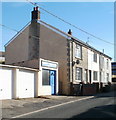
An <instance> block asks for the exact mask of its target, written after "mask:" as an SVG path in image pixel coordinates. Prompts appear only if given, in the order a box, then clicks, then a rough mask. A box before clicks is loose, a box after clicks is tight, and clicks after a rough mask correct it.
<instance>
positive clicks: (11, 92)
mask: <svg viewBox="0 0 116 120" xmlns="http://www.w3.org/2000/svg"><path fill="white" fill-rule="evenodd" d="M42 68H43V67H41V69H42ZM44 68H46V67H44ZM56 71H57V70H56ZM39 76H40V77H41V76H42V72H41V70H37V69H32V68H27V67H19V66H11V65H2V64H0V100H3V99H18V98H30V97H38V96H40V95H44V94H45V95H51V89H50V86H42V83H40V81H39V79H41V78H39ZM48 87H49V88H48ZM46 89H47V90H46ZM57 91H58V89H57ZM57 91H56V93H57Z"/></svg>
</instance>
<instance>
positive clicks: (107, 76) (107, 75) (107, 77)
mask: <svg viewBox="0 0 116 120" xmlns="http://www.w3.org/2000/svg"><path fill="white" fill-rule="evenodd" d="M106 80H107V82H109V73H106Z"/></svg>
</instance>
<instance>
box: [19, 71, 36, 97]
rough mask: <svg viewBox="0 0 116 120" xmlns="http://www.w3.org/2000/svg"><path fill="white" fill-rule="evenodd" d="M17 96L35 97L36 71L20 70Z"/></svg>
mask: <svg viewBox="0 0 116 120" xmlns="http://www.w3.org/2000/svg"><path fill="white" fill-rule="evenodd" d="M17 92H18V93H17V97H19V98H29V97H34V72H31V71H26V70H19V73H18V79H17Z"/></svg>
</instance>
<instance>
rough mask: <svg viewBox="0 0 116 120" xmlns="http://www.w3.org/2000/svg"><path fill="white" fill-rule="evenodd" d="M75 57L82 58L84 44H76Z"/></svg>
mask: <svg viewBox="0 0 116 120" xmlns="http://www.w3.org/2000/svg"><path fill="white" fill-rule="evenodd" d="M75 57H76V58H80V59H82V46H80V45H78V44H76V46H75Z"/></svg>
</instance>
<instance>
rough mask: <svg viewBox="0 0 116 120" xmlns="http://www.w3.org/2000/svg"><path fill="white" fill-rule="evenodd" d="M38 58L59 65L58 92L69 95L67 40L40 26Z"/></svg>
mask: <svg viewBox="0 0 116 120" xmlns="http://www.w3.org/2000/svg"><path fill="white" fill-rule="evenodd" d="M39 53H40V54H39V57H40V58H43V59H46V60H52V61H56V62H58V63H59V88H60V89H59V91H60V93H62V94H69V92H70V89H69V87H70V83H69V77H68V74H69V73H68V72H69V68H68V65H67V64H68V56H67V54H68V47H67V39H66V38H65V37H63V36H61V35H59V34H57V33H56V32H54V31H52V30H50V29H48V28H46V27H45V26H43V25H41V26H40V52H39Z"/></svg>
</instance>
